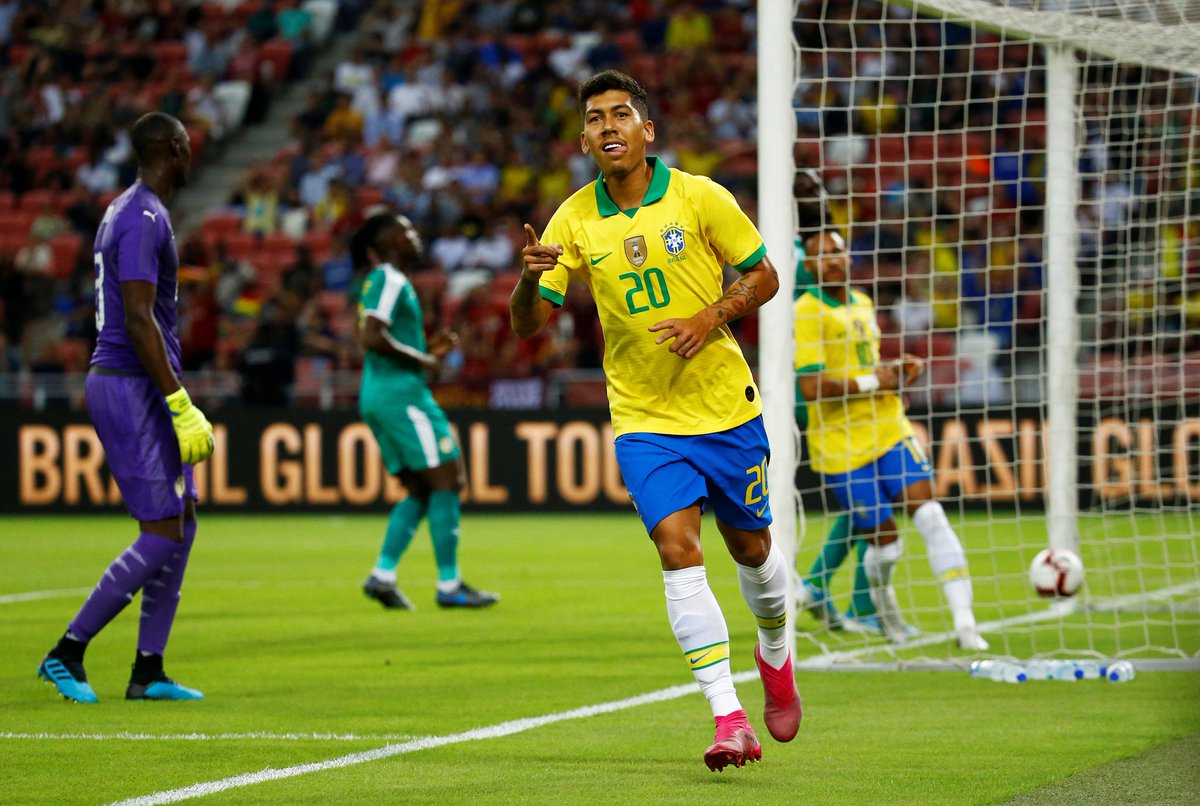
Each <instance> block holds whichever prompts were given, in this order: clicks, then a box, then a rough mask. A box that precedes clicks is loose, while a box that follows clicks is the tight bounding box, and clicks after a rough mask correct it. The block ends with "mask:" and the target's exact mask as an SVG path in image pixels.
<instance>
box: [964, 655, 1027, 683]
mask: <svg viewBox="0 0 1200 806" xmlns="http://www.w3.org/2000/svg"><path fill="white" fill-rule="evenodd" d="M968 674H970V675H971V677H982V678H985V679H987V680H995V681H997V682H1004V683H1024V682H1025V680H1026V674H1025V669H1024V668H1023V667H1021V666H1020V665H1018V664H1016V663H1009V662H1008V661H1004V660H977V661H975V662H974V663H972V664H971V668H970V669H969V670H968Z"/></svg>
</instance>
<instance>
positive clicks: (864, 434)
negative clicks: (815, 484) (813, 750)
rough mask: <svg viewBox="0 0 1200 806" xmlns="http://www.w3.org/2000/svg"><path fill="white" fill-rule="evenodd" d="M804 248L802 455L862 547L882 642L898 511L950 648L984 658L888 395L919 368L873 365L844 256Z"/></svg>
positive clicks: (961, 580) (829, 242) (871, 335)
mask: <svg viewBox="0 0 1200 806" xmlns="http://www.w3.org/2000/svg"><path fill="white" fill-rule="evenodd" d="M804 248H805V252H806V254H807V256H806V258H805V261H804V265H805V268H806V269H807V270H808V272H809V274H811V275H812V276H813V278H814V279H815V280H816V283H815V284H814V285H812V286H810V287H809V288H808V290H807V291H806V292H805V293H803V294H801V295H800V298H799V299H798V300H797V301H796V357H795V367H796V372H797V375H798V379H797V381H798V384H799V387H800V391H801V392H802V393H803V395H804V399H805V400H806V401H807V402H808V447H809V454H810V456H811V458H812V465H813V469H814V470H816V471H817V472H818V473H820V474H821V478H822V480H823V481H824V483H825V484H827V485H829V487H830V488H831V489H832V491H833V493H834V494H835V495H836V496H837V498H838V501H839V502H840V503H841V505H842V506H843V507H845V508H846V509H847V510H848V511H849V512H850V513H851V518H852V522H853V526H854V530H855V532H857V533H858V534H861V535H862V536H864V537H865V538H866V539H867V540H868V541H870V543H871V545H870V547H869V548H868V549H867V551H866V554H865V555H864V556H863V565H864V567H865V570H866V573H867V581H868V583H869V585H870V588H871V599H872V600H873V601H874V603H875V609H876V612H877V613H878V615H879V620H880V622H881V625H882V627H883V631H884V634H885V635H887V637H888V639H889V640H891V641H893V642H895V643H902V642H903V641H904V640H905V639H906V625H905V624H904V620H903V619H902V618H901V616H900V608H899V606H898V605H897V603H896V594H895V591H894V590H893V588H892V584H891V577H892V569H893V568H894V567H895V565H896V561H897V560H899V559H900V550H901V546H900V534H899V531H898V529H897V527H896V521H895V520H894V518H893V516H892V504H893V503H895V502H900V503H902V504H903V506H904V508H905V509H906V510H907V511H908V514H909V516H910V517H911V518H912V522H913V525H914V526H916V527H917V531H918V532H920V534H921V537H922V538H923V539H924V540H925V549H926V552H927V553H928V555H929V564H930V566H931V567H932V569H933V573H934V575H935V576H937V578H938V581H939V582H941V585H942V591H943V592H944V593H945V594H946V599H947V601H948V602H949V603H950V611H951V613H952V615H953V618H954V629H955V633H956V636H957V639H958V644H959V646H960V647H962V648H963V649H970V650H984V649H987V648H988V645H987V642H986V641H984V640H983V638H982V637H981V636H980V635H979V630H978V629H977V628H976V626H975V615H974V613H973V611H972V610H971V579H970V577H969V576H968V575H967V558H966V555H965V554H964V552H963V548H962V543H961V542H959V539H958V535H956V534H955V533H954V529H953V528H951V526H950V521H949V520H948V519H947V518H946V513H945V511H944V510H943V509H942V505H941V504H939V503H938V502H937V501H935V500H934V499H933V485H932V483H931V480H932V478H933V469H932V467H931V466H930V464H929V460H928V459H927V458H926V457H925V454H924V452H923V451H922V449H921V446H920V445H919V444H918V443H917V441H916V439H915V438H914V437H913V429H912V425H911V424H910V423H909V421H908V417H907V416H906V415H905V413H904V404H903V403H902V402H901V400H900V396H899V394H898V390H899V388H900V386H901V383H902V382H903V381H910V382H911V381H912V380H915V379H916V377H917V376H918V375H920V373H921V362H920V360H919V359H917V358H915V357H913V356H905V357H904V359H903V360H902V362H901V363H900V364H899V365H897V364H895V363H889V364H881V363H880V361H879V328H878V325H876V323H875V308H874V306H873V305H872V304H871V299H870V297H868V296H867V295H866V294H863V293H861V292H859V291H854V290H852V289H851V288H850V285H849V279H850V255H849V253H848V252H847V251H846V243H845V241H844V240H842V236H841V235H840V234H839V233H838V232H837V231H836V230H832V229H823V230H822V231H820V232H818V233H816V234H814V235H811V236H809V238H808V239H807V240H806V241H805V244H804Z"/></svg>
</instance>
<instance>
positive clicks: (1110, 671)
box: [1105, 660, 1133, 683]
mask: <svg viewBox="0 0 1200 806" xmlns="http://www.w3.org/2000/svg"><path fill="white" fill-rule="evenodd" d="M1105 676H1106V677H1107V678H1108V679H1109V680H1111V681H1112V682H1114V683H1124V682H1126V681H1128V680H1132V679H1133V664H1132V663H1130V662H1129V661H1127V660H1119V661H1117V662H1116V663H1110V664H1109V665H1108V667H1107V668H1106V669H1105Z"/></svg>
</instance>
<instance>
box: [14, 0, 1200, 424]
mask: <svg viewBox="0 0 1200 806" xmlns="http://www.w3.org/2000/svg"><path fill="white" fill-rule="evenodd" d="M840 7H841V8H843V9H844V10H840V11H839V10H838V8H839V4H833V3H824V2H820V0H802V2H800V3H799V4H798V9H799V14H798V22H797V25H796V29H795V32H796V37H797V41H798V42H799V44H800V56H801V70H800V77H799V81H798V83H797V86H796V95H795V109H796V124H797V137H798V139H797V145H796V156H797V162H798V164H799V165H800V166H801V167H805V166H814V167H819V168H820V169H821V172H822V175H823V177H824V180H825V183H826V186H827V187H828V189H829V192H830V214H831V216H832V218H833V220H834V222H835V223H836V224H837V225H839V226H840V227H842V228H843V230H844V231H845V232H846V233H847V234H848V236H849V241H850V243H851V247H852V250H853V252H854V254H855V262H854V279H855V281H856V282H857V283H859V284H861V285H862V286H863V287H864V288H865V289H867V290H868V291H869V292H871V293H872V294H873V295H874V296H875V298H876V303H877V306H878V308H879V311H880V315H879V320H880V327H881V329H882V331H883V333H884V335H885V340H884V353H885V357H890V356H894V355H898V354H899V353H900V352H901V351H908V352H915V353H918V354H921V355H924V356H926V357H929V358H930V360H931V368H930V372H929V373H928V379H927V380H928V388H929V390H930V391H929V397H928V401H927V402H929V403H931V404H934V405H937V404H939V403H943V402H946V400H948V399H949V396H948V395H947V394H946V390H955V389H957V390H958V392H957V394H958V397H956V398H955V399H959V400H967V401H968V402H969V401H970V399H971V396H972V395H974V396H975V397H976V398H977V399H978V400H980V401H993V402H995V401H1004V400H1008V399H1016V400H1020V401H1024V402H1035V401H1037V400H1039V399H1040V397H1039V395H1040V390H1039V388H1038V384H1037V381H1036V379H1037V377H1038V376H1039V373H1038V369H1037V368H1038V366H1039V365H1040V363H1041V362H1042V361H1043V360H1044V358H1043V356H1042V345H1043V339H1044V333H1043V332H1042V327H1041V325H1040V322H1041V318H1042V309H1043V305H1044V288H1045V283H1046V277H1045V276H1044V258H1045V231H1044V227H1045V215H1044V208H1045V202H1046V199H1045V158H1044V157H1045V155H1044V149H1045V123H1044V119H1045V110H1044V103H1043V94H1044V74H1043V71H1042V66H1041V65H1042V63H1041V59H1040V55H1039V53H1038V51H1037V49H1036V48H1033V47H1031V46H1029V45H1026V44H1024V43H1020V42H1017V41H1015V40H1014V41H1005V40H1002V39H1001V37H999V36H998V35H990V34H972V33H970V31H968V29H966V28H963V27H960V26H956V25H953V24H947V23H943V22H939V21H931V20H914V19H910V18H908V17H906V16H904V14H903V12H900V11H897V10H895V9H892V10H890V11H885V10H884V9H883V7H882V5H881V4H878V3H870V2H859V3H854V4H850V3H847V4H841V6H840ZM822 15H823V16H824V20H823V21H818V20H819V19H820V18H821V17H822ZM851 15H853V18H851ZM755 30H756V19H755V11H754V3H752V2H749V0H724V1H722V0H698V1H697V2H682V1H676V0H635V1H634V2H615V1H613V0H573V1H572V2H553V1H552V2H532V0H489V1H487V2H483V1H482V0H480V1H477V2H471V1H470V0H440V1H439V0H424V1H422V0H375V1H374V2H372V1H371V0H284V1H283V2H272V1H271V0H245V2H237V0H225V2H214V1H213V0H209V1H208V2H163V1H162V0H64V1H63V2H41V3H30V2H19V1H18V0H0V388H2V389H8V390H9V393H8V394H7V395H6V397H8V398H10V399H12V398H15V399H17V400H18V401H23V402H25V403H28V402H29V401H30V400H31V399H32V400H33V402H34V404H36V405H40V404H41V403H42V402H44V401H41V400H40V399H34V398H36V394H35V393H33V392H31V391H30V390H32V389H35V388H37V387H38V384H37V382H36V380H31V379H36V378H44V377H53V376H64V377H73V376H77V375H81V374H82V373H83V372H85V371H86V366H87V361H88V357H89V356H90V351H91V345H92V342H93V340H94V335H95V334H94V323H93V317H94V311H93V308H92V298H93V279H92V261H91V258H90V254H89V253H90V244H91V242H92V238H93V236H94V233H95V229H96V226H97V224H98V222H99V219H100V217H101V215H102V214H103V210H104V207H105V206H106V204H107V203H108V201H109V200H110V199H111V198H112V197H113V196H115V195H116V194H117V193H119V192H120V191H121V190H122V189H123V188H124V187H125V186H127V185H128V184H129V183H130V182H131V181H132V180H133V178H134V170H135V168H134V166H133V162H132V154H131V150H130V147H129V141H128V134H127V131H128V128H129V126H130V125H131V124H132V122H133V121H134V120H135V119H136V118H137V117H138V116H139V115H140V114H142V113H143V112H145V111H149V110H152V109H159V110H162V111H166V112H169V113H171V114H173V115H176V116H178V117H179V118H181V119H182V120H183V121H184V122H185V124H186V125H187V127H188V130H189V133H190V135H191V138H192V147H193V152H194V154H195V160H196V164H197V173H198V174H200V175H203V174H204V172H205V171H208V170H215V167H213V166H216V165H219V164H222V163H229V162H236V163H237V164H244V165H246V166H247V167H246V168H245V169H244V170H239V172H238V173H237V174H236V178H235V181H232V182H229V183H227V185H226V186H225V187H224V189H223V192H222V194H221V197H220V198H219V199H217V200H216V201H215V203H213V204H206V205H204V206H202V207H200V208H198V209H188V208H187V206H186V201H187V198H188V194H189V192H191V191H189V190H184V191H183V192H182V193H181V194H180V196H181V201H180V203H179V204H177V205H176V206H177V208H179V209H177V210H173V216H174V219H175V221H174V223H175V228H176V232H177V235H178V244H179V248H180V253H181V258H182V264H183V269H182V270H181V277H182V281H181V293H180V301H179V302H180V312H181V319H180V323H181V324H180V328H181V337H182V342H183V349H184V369H185V371H187V372H189V373H193V374H194V377H195V378H196V380H189V382H188V386H189V388H190V389H197V390H198V391H194V392H193V394H194V395H198V396H199V397H201V398H205V399H207V400H209V401H213V402H216V403H218V404H236V403H239V402H240V403H246V404H288V403H291V402H296V403H300V404H313V405H323V406H330V405H343V404H349V403H350V402H352V401H353V396H354V393H355V391H356V385H357V369H358V367H359V366H360V365H361V353H360V350H359V349H358V347H357V345H356V342H355V339H354V315H355V304H356V295H357V288H358V283H359V281H360V280H361V277H362V276H363V274H364V271H363V267H356V266H354V265H353V264H352V261H351V260H350V257H349V254H348V252H347V242H348V235H349V233H350V232H352V231H353V229H354V228H355V227H356V226H357V225H358V224H359V223H360V222H361V221H362V220H363V219H364V217H365V216H366V215H368V214H369V212H371V211H372V210H374V209H376V208H378V207H379V206H381V205H383V206H388V207H391V208H392V209H395V210H397V211H399V212H402V213H404V214H405V215H407V216H409V217H410V218H411V219H412V220H413V222H414V223H415V224H416V226H417V228H418V230H419V231H420V232H421V234H422V236H423V238H424V242H425V245H426V264H425V265H424V266H422V267H420V269H418V270H416V271H414V272H413V273H412V280H413V282H414V285H415V286H416V287H417V289H418V293H419V294H420V296H421V298H422V301H423V304H424V310H425V315H426V317H427V326H428V327H430V328H432V327H434V326H443V325H444V326H448V327H451V328H453V329H455V330H456V331H457V332H458V333H459V335H460V343H461V347H460V349H458V350H457V351H456V352H454V353H452V354H451V356H450V357H449V360H448V362H447V365H446V367H445V370H444V372H443V374H442V377H441V383H440V385H439V389H440V395H441V397H442V399H443V402H444V403H445V404H447V405H455V404H482V405H493V406H538V405H545V404H556V403H560V404H561V403H566V404H587V403H592V404H597V405H602V404H603V402H604V397H603V378H602V376H601V375H600V373H599V367H600V360H601V356H602V353H603V344H602V342H601V338H600V332H599V327H598V324H597V321H596V316H595V307H594V304H593V303H592V301H591V299H590V296H589V294H588V293H587V292H586V290H585V289H582V288H576V287H572V288H571V290H570V291H569V293H568V295H567V298H566V301H565V304H564V306H563V309H562V310H561V311H560V312H559V313H558V314H557V316H556V318H555V319H554V320H553V321H552V324H551V326H550V327H549V328H547V330H546V331H545V332H544V333H543V334H541V335H540V336H539V337H537V338H534V339H531V340H528V341H519V340H517V339H516V338H515V336H514V335H513V334H512V333H511V330H510V328H509V327H508V314H507V299H508V294H509V293H510V291H511V289H512V286H513V284H514V282H515V280H516V277H517V272H518V271H519V269H520V247H521V246H522V245H523V243H524V236H523V233H522V231H521V225H522V223H523V222H526V221H528V222H531V223H532V224H534V226H535V227H537V228H541V227H543V226H544V225H545V223H546V221H547V220H548V219H549V216H550V214H551V213H552V212H553V210H554V209H555V208H556V206H557V205H558V204H559V203H560V202H561V201H562V200H563V199H564V198H566V196H567V195H569V194H570V193H571V192H572V191H573V190H574V189H576V188H578V187H580V186H582V185H583V184H585V183H587V182H589V181H591V180H592V179H594V178H595V175H596V171H595V167H594V164H593V163H592V161H591V159H590V158H589V157H587V156H585V155H583V154H581V153H580V150H579V146H578V135H579V130H580V121H579V116H578V110H577V102H576V99H575V93H574V90H575V88H576V87H577V86H578V83H579V82H580V81H581V80H582V79H583V78H586V77H587V76H588V75H590V74H591V73H593V72H595V71H597V70H601V69H605V68H609V67H616V68H619V69H622V70H624V71H626V72H628V73H630V74H631V75H633V76H635V77H637V78H638V79H639V80H641V81H642V82H643V83H645V84H646V85H647V87H648V89H649V91H650V94H651V117H652V118H653V119H654V120H655V123H656V125H657V133H658V135H659V137H658V139H657V140H656V143H655V151H656V153H657V154H658V155H659V156H661V157H662V158H663V159H664V161H665V162H666V163H667V164H669V165H672V166H674V167H677V168H680V169H682V170H684V171H687V172H690V173H698V174H704V175H708V176H711V177H713V178H714V179H715V180H716V181H718V182H720V183H721V184H723V185H725V186H726V187H727V188H729V189H730V190H731V191H732V192H733V193H734V194H735V196H737V198H738V200H739V202H740V203H741V205H742V207H743V209H745V210H746V211H747V212H748V213H749V214H750V215H751V217H752V218H753V217H755V214H756V209H757V202H756V198H755V189H756V174H757V171H758V169H759V167H760V166H759V164H758V162H757V158H756V145H755V137H756V134H757V131H756V119H757V114H756V101H755V91H756V54H755ZM1084 82H1085V85H1086V87H1087V91H1086V93H1085V96H1084V97H1085V99H1086V100H1085V113H1084V114H1085V123H1086V125H1085V127H1084V131H1083V132H1082V136H1083V137H1084V138H1085V140H1086V147H1085V148H1084V149H1083V151H1082V159H1081V163H1080V168H1081V170H1082V171H1083V172H1084V175H1085V178H1086V181H1085V185H1084V188H1083V194H1082V198H1081V203H1080V205H1079V208H1078V220H1079V225H1080V233H1081V238H1080V245H1079V249H1080V251H1079V269H1080V278H1081V283H1082V285H1083V291H1084V294H1083V297H1084V299H1083V303H1082V304H1083V308H1082V312H1083V314H1084V321H1085V326H1086V327H1085V333H1084V337H1085V340H1090V341H1091V342H1092V343H1093V344H1094V345H1095V349H1094V350H1093V352H1094V362H1096V363H1097V364H1102V363H1104V362H1108V363H1109V364H1112V363H1113V362H1117V363H1125V364H1127V363H1128V362H1131V361H1143V360H1145V361H1151V362H1153V361H1156V360H1158V359H1159V358H1161V357H1162V356H1176V357H1177V356H1180V355H1184V354H1187V353H1189V352H1191V353H1193V354H1194V353H1195V352H1196V351H1197V350H1200V335H1198V334H1200V165H1198V164H1197V163H1196V161H1195V159H1196V155H1197V154H1200V148H1198V147H1197V143H1196V142H1195V141H1196V138H1198V137H1200V134H1198V132H1200V113H1198V112H1197V109H1198V108H1200V107H1198V106H1197V102H1198V94H1197V83H1196V81H1195V79H1194V78H1182V77H1179V76H1174V75H1171V74H1167V73H1165V72H1161V71H1150V70H1143V69H1141V68H1133V67H1115V66H1113V65H1094V66H1091V67H1090V68H1089V69H1088V70H1087V71H1086V72H1085V74H1084ZM285 100H286V101H287V102H288V103H289V104H290V106H288V107H286V109H287V110H288V111H287V112H286V114H280V110H281V109H284V108H285V107H284V105H283V101H285ZM1151 108H1154V109H1155V110H1156V111H1154V112H1152V113H1151V112H1148V111H1147V110H1150V109H1151ZM248 130H258V131H265V132H267V133H269V135H270V136H269V137H267V138H266V141H267V142H269V143H270V147H269V148H268V149H267V150H263V149H262V148H261V146H254V147H253V148H252V144H251V143H250V142H249V141H248V140H246V138H245V133H246V132H247V131H248ZM262 141H263V138H261V137H260V138H258V140H256V141H255V142H256V143H261V142H262ZM1189 143H1190V150H1189ZM255 149H257V150H255ZM1189 155H1190V157H1189ZM1189 159H1190V160H1191V161H1189ZM779 259H780V258H778V257H777V258H776V260H777V261H778V260H779ZM786 259H790V257H789V258H786ZM737 324H738V326H739V328H738V335H739V339H740V341H741V343H742V345H743V348H744V349H745V350H746V351H747V353H748V354H750V355H749V357H750V358H751V360H752V362H753V361H754V360H756V359H755V356H754V353H755V351H756V347H757V343H758V333H757V322H756V320H755V319H754V318H750V319H747V320H744V321H743V322H739V323H737ZM1096 377H1097V378H1098V377H1099V376H1096ZM5 378H7V379H8V384H7V386H5V384H4V379H5ZM1022 378H1025V379H1030V383H1028V384H1026V385H1025V386H1022V385H1021V383H1020V381H1021V379H1022ZM1014 380H1015V381H1016V383H1011V382H1010V381H1014ZM1093 382H1094V383H1103V381H1102V380H1095V378H1093ZM1085 386H1086V383H1085ZM939 390H941V392H939ZM1109 391H1110V392H1111V391H1112V390H1111V389H1110V390H1109ZM1086 392H1087V390H1086V389H1085V393H1086ZM31 395H32V397H31Z"/></svg>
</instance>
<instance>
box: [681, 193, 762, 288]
mask: <svg viewBox="0 0 1200 806" xmlns="http://www.w3.org/2000/svg"><path fill="white" fill-rule="evenodd" d="M691 179H692V181H693V182H694V183H695V186H696V189H697V190H699V191H702V192H698V193H696V200H697V205H698V206H699V207H701V208H702V209H701V220H702V221H704V234H705V236H706V237H707V238H708V241H709V243H710V244H711V245H712V247H713V251H714V252H716V254H717V259H718V260H724V261H725V262H726V263H728V264H729V265H730V266H733V267H734V268H735V269H737V270H738V271H741V272H744V271H746V270H747V269H750V268H751V267H753V266H754V265H756V264H757V263H758V262H759V261H760V260H762V259H763V257H765V256H766V254H767V247H766V245H765V244H764V243H763V239H762V236H761V235H759V233H758V229H757V228H756V227H755V226H754V223H753V222H752V221H751V220H750V218H749V217H748V216H747V215H746V214H745V213H744V212H742V208H741V207H739V206H738V203H737V199H735V198H734V197H733V194H732V193H730V192H729V191H728V190H726V189H725V188H723V187H722V186H720V185H718V184H717V183H716V182H714V181H712V180H711V179H709V178H708V177H706V176H695V177H691Z"/></svg>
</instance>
